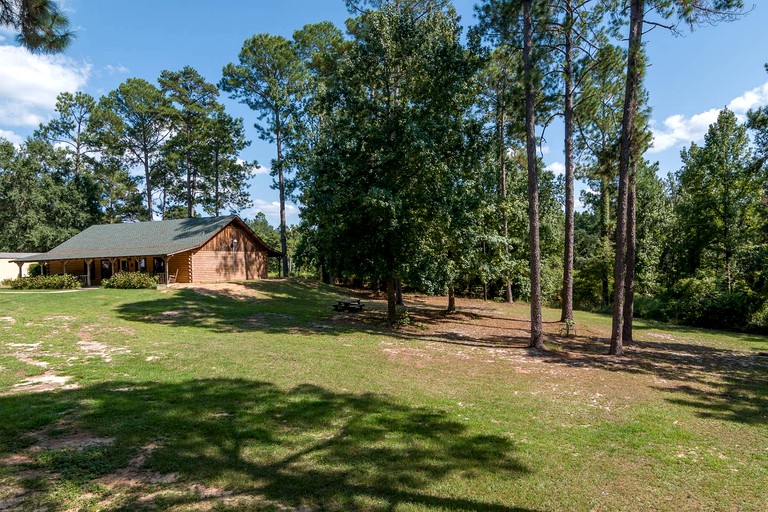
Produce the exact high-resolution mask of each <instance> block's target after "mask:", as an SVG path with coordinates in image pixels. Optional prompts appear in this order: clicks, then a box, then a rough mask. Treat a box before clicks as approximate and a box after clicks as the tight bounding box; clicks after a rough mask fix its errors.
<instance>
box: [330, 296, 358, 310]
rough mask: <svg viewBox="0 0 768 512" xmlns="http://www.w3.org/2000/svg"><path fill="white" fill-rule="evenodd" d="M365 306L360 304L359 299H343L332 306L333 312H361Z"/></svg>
mask: <svg viewBox="0 0 768 512" xmlns="http://www.w3.org/2000/svg"><path fill="white" fill-rule="evenodd" d="M363 307H365V304H363V303H362V302H360V299H344V300H340V301H338V302H336V304H334V305H333V310H334V311H349V312H353V311H362V310H363Z"/></svg>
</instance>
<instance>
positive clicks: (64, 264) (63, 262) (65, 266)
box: [61, 260, 67, 275]
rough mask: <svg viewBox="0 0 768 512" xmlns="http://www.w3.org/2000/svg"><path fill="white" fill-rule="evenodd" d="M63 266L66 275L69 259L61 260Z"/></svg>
mask: <svg viewBox="0 0 768 512" xmlns="http://www.w3.org/2000/svg"><path fill="white" fill-rule="evenodd" d="M61 268H62V273H63V274H64V275H66V274H67V260H64V261H62V262H61Z"/></svg>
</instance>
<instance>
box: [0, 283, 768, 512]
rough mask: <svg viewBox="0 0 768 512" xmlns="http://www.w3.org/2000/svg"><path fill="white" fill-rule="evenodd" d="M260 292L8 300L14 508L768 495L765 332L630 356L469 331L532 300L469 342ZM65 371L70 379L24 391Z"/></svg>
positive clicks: (551, 502) (451, 505)
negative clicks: (540, 347) (539, 348)
mask: <svg viewBox="0 0 768 512" xmlns="http://www.w3.org/2000/svg"><path fill="white" fill-rule="evenodd" d="M247 286H248V288H249V291H250V295H248V296H236V295H231V294H229V295H228V294H226V293H223V294H222V293H218V294H213V293H208V294H205V295H202V294H200V293H198V292H196V291H193V290H190V289H179V290H160V291H155V290H136V291H134V290H86V291H82V292H77V293H70V294H13V295H12V294H7V293H2V292H0V311H2V313H0V317H9V318H12V319H13V322H11V321H0V342H1V343H0V366H2V368H3V370H2V371H1V372H0V393H2V395H0V418H2V422H0V510H2V509H9V510H144V509H147V510H149V509H152V510H198V509H213V510H312V511H314V510H340V511H341V510H351V511H364V510H376V511H378V510H382V511H384V510H387V511H416V510H419V511H421V510H446V511H484V510H488V511H492V512H493V511H499V512H509V511H528V510H537V511H549V510H563V511H566V510H723V511H730V510H765V509H766V505H767V502H766V496H767V495H768V469H767V468H768V385H767V384H766V376H768V361H767V360H768V358H765V357H764V356H762V355H760V354H761V353H763V352H765V351H767V350H768V341H767V340H766V339H765V338H762V337H756V336H745V335H734V334H728V333H718V332H708V331H699V330H693V329H682V328H671V327H669V326H664V325H659V324H654V323H643V322H638V325H637V328H636V337H637V339H638V343H637V344H636V345H634V346H632V347H630V348H629V353H630V355H629V356H628V357H626V358H620V359H615V358H609V357H607V356H604V355H603V352H604V351H605V348H606V345H605V343H606V341H605V339H604V337H605V336H606V334H607V330H608V328H609V327H610V320H609V319H608V318H607V317H604V316H600V315H592V314H578V316H577V333H578V336H577V338H575V339H568V340H564V339H560V338H558V337H557V336H555V335H553V334H552V333H556V332H557V324H554V323H552V324H547V330H548V332H550V335H549V337H548V340H549V346H550V348H551V350H550V351H548V352H547V353H545V354H535V353H530V352H528V351H527V350H526V349H524V348H523V343H521V340H520V339H518V338H520V334H519V332H518V334H514V333H513V331H512V330H511V329H512V327H510V338H509V342H506V341H505V340H504V339H503V338H504V335H503V333H504V331H503V330H502V331H501V333H502V334H501V335H494V336H490V335H487V334H473V332H474V331H472V328H473V326H480V325H490V324H491V323H493V322H496V323H497V324H499V325H502V326H504V325H507V324H509V325H510V326H514V325H518V324H519V323H520V322H517V324H515V323H514V322H515V319H518V320H520V319H524V318H525V315H526V306H525V305H515V306H511V307H510V306H508V305H503V304H490V303H489V304H487V305H483V304H482V303H472V304H471V305H472V308H471V313H470V312H466V313H465V314H463V315H459V316H458V317H454V319H453V320H451V324H450V325H452V327H451V329H454V330H455V329H456V328H457V327H456V326H459V327H458V328H461V329H466V331H464V334H461V333H459V334H460V335H457V334H456V333H455V332H454V331H448V330H445V329H444V327H445V326H446V325H448V319H447V318H444V317H441V316H440V315H438V314H432V315H431V316H429V317H424V318H425V319H423V320H421V321H420V320H419V318H420V317H419V316H418V315H415V318H416V321H417V325H416V326H414V327H411V328H408V329H401V330H390V329H388V328H387V327H386V326H384V325H383V323H382V322H381V311H382V310H383V305H382V304H381V303H379V302H377V301H368V302H369V304H368V309H370V310H371V311H369V312H367V313H365V314H364V315H358V316H355V315H335V314H334V313H333V312H332V311H331V308H330V305H331V303H332V302H333V301H334V300H337V299H338V298H340V297H343V296H346V295H348V292H346V291H343V290H338V289H335V288H331V287H325V286H322V285H317V284H314V283H310V282H303V281H276V280H274V281H273V280H270V281H264V282H258V283H249V284H248V285H247ZM459 305H460V307H461V306H462V305H463V303H462V302H460V303H459ZM427 306H428V305H427ZM424 307H426V306H424ZM433 309H434V308H433ZM468 311H469V308H468ZM556 317H557V312H556V311H553V310H548V311H547V312H546V318H545V320H547V321H550V322H554V320H556ZM419 322H420V323H419ZM505 322H506V323H505ZM515 336H517V338H516V337H515ZM24 361H26V362H24ZM40 363H47V366H43V365H41V364H40ZM46 375H56V376H69V377H71V379H70V380H69V381H67V382H66V385H69V386H68V387H63V386H52V387H51V389H49V390H43V391H40V392H37V393H30V392H26V391H24V389H25V388H23V387H22V388H20V387H14V386H15V385H17V384H18V383H19V382H22V381H24V380H25V379H29V378H40V377H44V376H46ZM73 385H76V387H75V386H73Z"/></svg>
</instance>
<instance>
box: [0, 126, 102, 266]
mask: <svg viewBox="0 0 768 512" xmlns="http://www.w3.org/2000/svg"><path fill="white" fill-rule="evenodd" d="M99 218H100V212H99V187H98V184H97V183H96V182H95V181H94V177H93V176H92V175H91V174H86V173H81V174H79V175H78V174H75V173H73V172H72V161H71V160H70V159H69V158H68V154H67V152H66V151H63V150H58V149H55V148H53V147H52V146H51V145H50V144H49V143H47V142H45V141H42V140H39V139H30V140H28V141H27V142H25V143H24V144H23V145H22V146H21V147H20V148H15V147H14V146H13V145H12V144H11V143H10V142H7V141H4V140H1V139H0V226H2V230H0V250H2V251H11V252H16V251H24V252H42V251H47V250H50V249H52V248H53V247H55V246H56V245H58V244H60V243H61V242H63V241H64V240H66V239H68V238H70V237H71V236H73V235H75V234H76V233H79V232H80V231H82V230H83V229H85V228H87V227H88V226H90V225H92V224H95V223H98V221H99Z"/></svg>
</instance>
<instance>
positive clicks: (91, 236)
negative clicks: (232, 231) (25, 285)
mask: <svg viewBox="0 0 768 512" xmlns="http://www.w3.org/2000/svg"><path fill="white" fill-rule="evenodd" d="M233 220H237V221H239V222H240V223H241V224H242V225H243V226H245V227H246V228H247V229H248V230H249V231H251V230H250V229H249V228H248V227H247V225H246V224H245V223H244V222H242V220H240V218H239V217H237V216H236V215H229V216H226V217H195V218H191V219H174V220H162V221H153V222H132V223H124V224H102V225H98V226H91V227H89V228H88V229H86V230H85V231H82V232H81V233H78V234H77V235H75V236H73V237H72V238H70V239H69V240H67V241H66V242H64V243H63V244H61V245H59V246H57V247H55V248H53V249H51V250H50V251H49V252H47V253H43V254H37V255H34V256H29V257H26V258H19V259H17V260H15V261H54V260H80V259H99V258H130V257H139V256H160V255H170V254H176V253H180V252H184V251H189V250H191V249H196V248H198V247H200V246H201V245H203V244H204V243H205V242H207V241H208V240H210V239H211V238H213V236H214V235H216V233H218V232H219V231H221V230H222V229H223V228H224V227H225V226H227V225H228V224H229V223H230V222H232V221H233ZM251 233H252V234H253V236H254V237H256V239H257V240H259V241H260V242H261V243H262V244H264V242H263V241H262V240H261V239H260V238H259V237H258V236H257V235H256V234H255V233H253V232H252V231H251ZM264 246H265V247H266V248H267V252H268V254H269V256H280V255H281V253H279V252H278V251H275V250H274V249H272V248H270V247H269V246H267V245H266V244H264Z"/></svg>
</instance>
